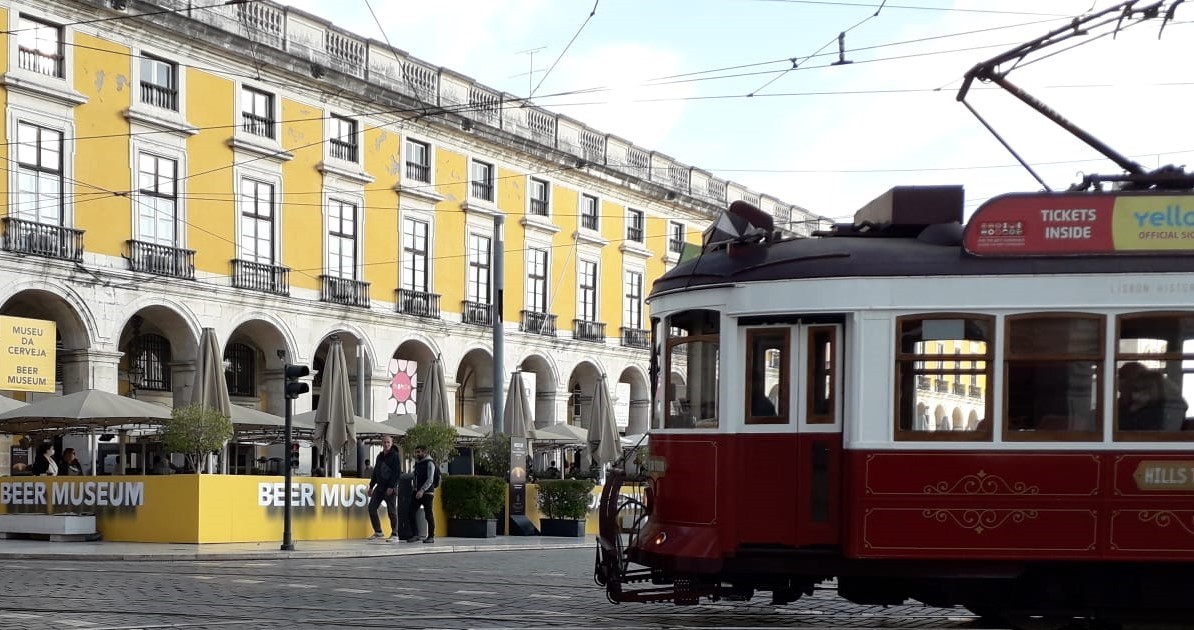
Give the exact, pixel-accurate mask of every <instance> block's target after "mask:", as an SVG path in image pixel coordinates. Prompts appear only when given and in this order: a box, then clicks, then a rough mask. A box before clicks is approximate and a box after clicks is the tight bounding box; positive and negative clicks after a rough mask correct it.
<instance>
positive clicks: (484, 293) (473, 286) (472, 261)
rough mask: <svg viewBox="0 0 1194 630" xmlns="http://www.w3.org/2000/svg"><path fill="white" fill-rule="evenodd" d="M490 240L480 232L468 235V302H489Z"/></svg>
mask: <svg viewBox="0 0 1194 630" xmlns="http://www.w3.org/2000/svg"><path fill="white" fill-rule="evenodd" d="M491 243H492V241H491V240H490V238H489V237H488V236H483V235H481V234H469V235H468V287H467V289H468V291H467V296H466V297H467V299H468V301H469V302H476V303H478V304H489V263H490V257H491V256H490V251H491V250H490V246H491Z"/></svg>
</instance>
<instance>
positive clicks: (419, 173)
mask: <svg viewBox="0 0 1194 630" xmlns="http://www.w3.org/2000/svg"><path fill="white" fill-rule="evenodd" d="M406 176H407V177H408V178H410V179H413V180H415V181H416V182H423V183H424V184H429V183H431V167H430V166H428V165H426V164H419V163H418V162H407V163H406Z"/></svg>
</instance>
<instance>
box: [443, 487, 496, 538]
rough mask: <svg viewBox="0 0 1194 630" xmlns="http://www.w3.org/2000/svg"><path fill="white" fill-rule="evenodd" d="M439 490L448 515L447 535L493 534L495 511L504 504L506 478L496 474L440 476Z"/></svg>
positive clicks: (483, 535) (473, 536)
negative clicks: (504, 479) (488, 475)
mask: <svg viewBox="0 0 1194 630" xmlns="http://www.w3.org/2000/svg"><path fill="white" fill-rule="evenodd" d="M441 483H442V486H441V489H440V494H441V496H442V501H443V507H444V514H446V515H447V516H448V535H449V536H465V537H472V538H478V537H479V538H492V537H494V536H496V535H497V518H496V517H495V515H496V514H497V513H498V512H499V511H501V509H502V508H503V507H505V505H506V482H505V481H503V480H501V479H498V478H497V477H473V476H464V475H452V476H450V477H448V476H446V477H443V481H442V482H441Z"/></svg>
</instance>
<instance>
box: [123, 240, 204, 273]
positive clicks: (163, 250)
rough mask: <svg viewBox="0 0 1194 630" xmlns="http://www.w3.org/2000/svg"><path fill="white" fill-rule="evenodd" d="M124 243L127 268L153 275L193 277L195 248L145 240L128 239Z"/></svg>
mask: <svg viewBox="0 0 1194 630" xmlns="http://www.w3.org/2000/svg"><path fill="white" fill-rule="evenodd" d="M125 243H127V244H128V246H129V253H128V256H127V258H128V261H129V269H132V270H133V271H140V272H142V273H152V274H154V275H155V276H169V277H171V278H182V279H184V280H194V279H195V250H193V249H182V248H179V247H170V246H169V245H158V244H157V243H146V242H145V241H133V240H130V241H125Z"/></svg>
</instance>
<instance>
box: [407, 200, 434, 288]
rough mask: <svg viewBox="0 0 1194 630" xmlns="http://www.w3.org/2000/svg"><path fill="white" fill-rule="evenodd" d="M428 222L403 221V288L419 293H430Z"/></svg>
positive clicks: (408, 219)
mask: <svg viewBox="0 0 1194 630" xmlns="http://www.w3.org/2000/svg"><path fill="white" fill-rule="evenodd" d="M429 231H430V226H429V225H428V224H427V222H426V221H421V220H419V219H413V218H411V217H405V218H403V219H402V288H403V289H406V290H407V291H415V292H419V293H427V292H428V288H427V287H428V282H427V234H428V232H429Z"/></svg>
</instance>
